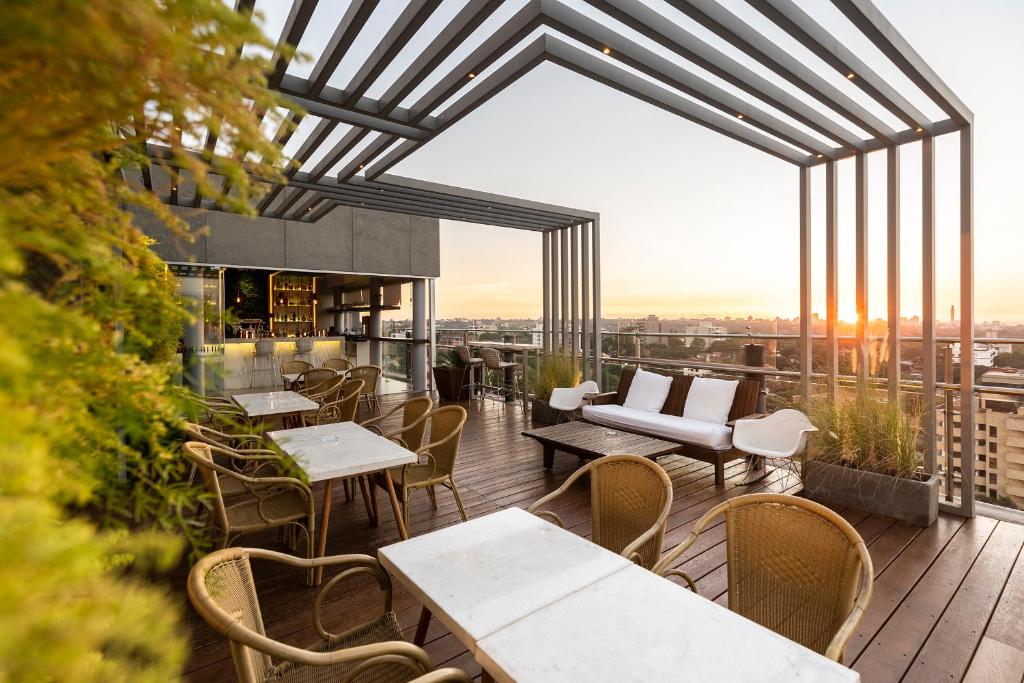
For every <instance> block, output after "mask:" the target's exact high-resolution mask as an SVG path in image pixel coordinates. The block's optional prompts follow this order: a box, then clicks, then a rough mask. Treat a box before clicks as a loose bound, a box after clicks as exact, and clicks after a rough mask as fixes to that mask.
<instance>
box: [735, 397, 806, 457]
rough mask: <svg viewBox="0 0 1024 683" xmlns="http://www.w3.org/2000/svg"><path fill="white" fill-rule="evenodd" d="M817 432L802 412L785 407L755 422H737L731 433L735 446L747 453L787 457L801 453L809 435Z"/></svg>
mask: <svg viewBox="0 0 1024 683" xmlns="http://www.w3.org/2000/svg"><path fill="white" fill-rule="evenodd" d="M816 431H818V429H817V427H815V426H814V425H813V424H811V421H810V419H808V417H807V416H806V415H804V414H803V413H801V412H800V411H799V410H794V409H792V408H783V409H782V410H778V411H776V412H774V413H772V414H771V415H768V416H766V417H763V418H760V419H756V420H738V421H737V422H736V425H735V426H734V427H733V431H732V445H733V446H734V447H736V448H738V449H739V450H741V451H744V452H746V453H752V454H754V455H764V456H768V457H771V456H777V457H788V456H793V455H797V454H798V453H802V452H803V451H804V448H805V447H806V446H807V435H808V434H809V433H811V432H816Z"/></svg>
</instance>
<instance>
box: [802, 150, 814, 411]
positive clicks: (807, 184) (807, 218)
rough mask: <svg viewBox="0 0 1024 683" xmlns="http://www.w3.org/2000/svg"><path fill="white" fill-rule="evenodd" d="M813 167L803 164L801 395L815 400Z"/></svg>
mask: <svg viewBox="0 0 1024 683" xmlns="http://www.w3.org/2000/svg"><path fill="white" fill-rule="evenodd" d="M811 361H812V355H811V169H809V168H808V167H806V166H801V167H800V394H801V396H802V397H803V400H804V402H805V403H809V402H810V400H811V372H812V369H813V368H812V367H811V366H812V362H811Z"/></svg>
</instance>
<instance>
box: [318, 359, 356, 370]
mask: <svg viewBox="0 0 1024 683" xmlns="http://www.w3.org/2000/svg"><path fill="white" fill-rule="evenodd" d="M324 367H325V368H330V369H331V370H337V371H338V372H346V371H347V370H350V369H351V368H352V363H350V362H348V361H347V360H345V359H344V358H328V359H327V360H325V361H324Z"/></svg>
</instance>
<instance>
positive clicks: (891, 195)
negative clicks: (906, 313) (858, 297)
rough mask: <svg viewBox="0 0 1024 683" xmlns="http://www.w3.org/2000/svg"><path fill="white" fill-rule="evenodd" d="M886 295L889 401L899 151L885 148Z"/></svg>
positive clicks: (896, 366)
mask: <svg viewBox="0 0 1024 683" xmlns="http://www.w3.org/2000/svg"><path fill="white" fill-rule="evenodd" d="M885 160H886V174H885V175H886V204H885V210H886V249H887V253H886V266H887V274H886V293H887V299H886V300H887V302H888V311H887V315H886V318H887V319H888V325H889V333H888V337H889V354H888V359H889V371H888V373H887V374H888V376H889V400H891V401H897V400H899V397H900V380H901V376H900V375H901V372H900V361H901V354H900V148H899V146H898V145H890V146H889V147H888V149H886V156H885Z"/></svg>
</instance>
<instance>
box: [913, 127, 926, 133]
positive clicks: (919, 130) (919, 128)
mask: <svg viewBox="0 0 1024 683" xmlns="http://www.w3.org/2000/svg"><path fill="white" fill-rule="evenodd" d="M914 130H916V131H917V132H918V133H923V132H924V128H922V127H921V126H918V127H917V128H915V129H914Z"/></svg>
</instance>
